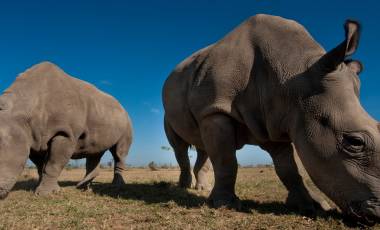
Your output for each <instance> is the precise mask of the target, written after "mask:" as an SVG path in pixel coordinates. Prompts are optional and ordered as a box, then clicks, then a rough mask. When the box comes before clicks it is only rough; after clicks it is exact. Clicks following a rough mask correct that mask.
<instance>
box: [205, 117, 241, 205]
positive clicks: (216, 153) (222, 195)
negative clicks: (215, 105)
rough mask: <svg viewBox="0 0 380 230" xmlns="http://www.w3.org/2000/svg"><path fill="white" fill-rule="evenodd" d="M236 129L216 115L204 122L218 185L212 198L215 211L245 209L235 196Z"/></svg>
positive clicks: (229, 122)
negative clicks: (220, 208)
mask: <svg viewBox="0 0 380 230" xmlns="http://www.w3.org/2000/svg"><path fill="white" fill-rule="evenodd" d="M235 133H236V132H235V126H234V123H233V121H232V119H231V118H230V117H228V116H226V115H222V114H216V115H211V116H208V117H206V118H205V119H204V120H203V121H202V123H201V136H202V141H203V143H204V145H205V148H206V151H207V153H208V155H209V157H210V160H211V163H212V166H213V168H214V178H215V185H214V187H213V189H212V191H211V194H210V196H209V198H208V201H209V204H210V205H211V206H213V207H215V208H219V207H227V208H234V209H237V210H240V209H241V203H240V200H239V198H238V197H237V196H236V195H235V183H236V176H237V169H238V164H237V159H236V143H235V140H236V138H235Z"/></svg>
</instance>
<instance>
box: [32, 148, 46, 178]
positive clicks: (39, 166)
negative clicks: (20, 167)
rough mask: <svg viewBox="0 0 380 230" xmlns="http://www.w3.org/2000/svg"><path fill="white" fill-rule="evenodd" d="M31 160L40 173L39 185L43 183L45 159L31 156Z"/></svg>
mask: <svg viewBox="0 0 380 230" xmlns="http://www.w3.org/2000/svg"><path fill="white" fill-rule="evenodd" d="M29 159H30V160H31V161H32V162H33V164H34V165H35V166H36V168H37V172H38V184H39V183H40V182H41V179H42V171H43V169H44V163H45V160H44V157H42V156H38V155H33V154H31V155H30V156H29Z"/></svg>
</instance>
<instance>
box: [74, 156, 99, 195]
mask: <svg viewBox="0 0 380 230" xmlns="http://www.w3.org/2000/svg"><path fill="white" fill-rule="evenodd" d="M103 154H104V152H102V153H100V154H97V155H95V156H90V157H87V159H86V176H85V177H84V178H83V180H81V181H80V182H79V183H78V184H77V186H76V187H77V188H78V189H83V190H87V189H89V186H90V184H91V182H92V181H93V180H94V179H95V177H97V176H98V175H99V165H100V159H101V158H102V156H103Z"/></svg>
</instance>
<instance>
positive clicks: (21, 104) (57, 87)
mask: <svg viewBox="0 0 380 230" xmlns="http://www.w3.org/2000/svg"><path fill="white" fill-rule="evenodd" d="M0 122H1V129H0V198H4V197H6V195H7V194H8V193H9V191H10V190H11V189H12V187H13V185H14V184H15V182H16V179H17V177H18V176H19V174H20V173H21V172H22V170H23V168H24V165H25V163H26V160H27V159H28V157H30V159H31V160H32V161H33V162H34V163H35V164H36V165H37V168H38V172H39V175H40V180H39V185H38V187H37V189H36V193H37V194H41V195H46V194H49V193H51V192H54V191H57V190H59V185H58V183H57V178H58V176H59V175H60V173H61V171H62V169H63V167H64V166H65V165H66V164H67V163H68V161H69V160H70V158H73V159H78V158H87V162H86V176H85V178H84V179H83V180H82V181H81V182H80V183H79V184H78V186H79V187H86V185H88V183H90V182H91V181H92V180H93V179H94V177H95V176H96V175H97V169H98V165H99V162H100V158H101V157H102V155H103V154H104V152H105V151H106V150H108V149H109V150H110V151H111V153H112V155H113V158H114V160H115V168H114V179H113V183H114V184H117V185H122V184H123V183H124V179H123V176H122V171H123V170H125V168H126V167H125V163H124V160H125V157H126V156H127V154H128V150H129V147H130V144H131V141H132V127H131V122H130V119H129V116H128V114H127V112H126V111H125V110H124V109H123V108H122V106H121V105H120V104H119V103H118V102H117V101H116V100H115V99H114V98H113V97H111V96H109V95H107V94H105V93H103V92H101V91H100V90H98V89H96V88H95V87H94V86H92V85H90V84H88V83H86V82H84V81H81V80H79V79H76V78H73V77H71V76H69V75H67V74H66V73H65V72H63V71H62V70H61V69H60V68H58V67H57V66H56V65H54V64H52V63H49V62H43V63H40V64H38V65H35V66H33V67H32V68H30V69H28V70H27V71H25V72H24V73H22V74H20V75H19V76H18V77H17V79H16V81H15V82H14V83H13V84H12V85H11V86H10V87H9V88H8V89H7V90H5V92H4V93H3V95H1V96H0Z"/></svg>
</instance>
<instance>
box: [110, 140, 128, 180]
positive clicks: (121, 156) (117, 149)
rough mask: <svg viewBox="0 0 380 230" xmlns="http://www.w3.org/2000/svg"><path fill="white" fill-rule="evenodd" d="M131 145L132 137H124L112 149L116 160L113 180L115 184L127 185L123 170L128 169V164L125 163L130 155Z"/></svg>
mask: <svg viewBox="0 0 380 230" xmlns="http://www.w3.org/2000/svg"><path fill="white" fill-rule="evenodd" d="M130 145H131V142H130V139H128V138H122V139H120V141H119V142H118V143H117V144H116V145H114V146H113V147H112V148H111V149H110V151H111V153H112V156H113V159H114V162H115V165H114V177H113V180H112V184H113V185H116V186H123V185H125V180H124V177H123V172H124V171H125V170H127V166H126V165H125V158H126V157H127V155H128V151H129V147H130Z"/></svg>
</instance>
